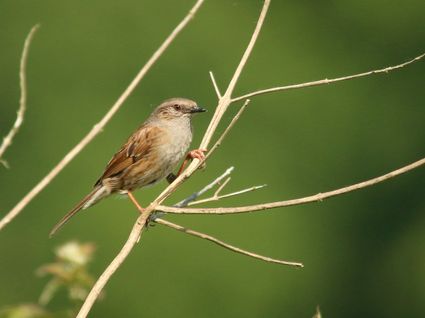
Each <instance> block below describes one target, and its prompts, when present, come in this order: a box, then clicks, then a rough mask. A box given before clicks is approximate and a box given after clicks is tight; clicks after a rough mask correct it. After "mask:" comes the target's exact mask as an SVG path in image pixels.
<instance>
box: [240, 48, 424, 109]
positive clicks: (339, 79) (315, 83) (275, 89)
mask: <svg viewBox="0 0 425 318" xmlns="http://www.w3.org/2000/svg"><path fill="white" fill-rule="evenodd" d="M424 56H425V53H423V54H421V55H419V56H417V57H415V58H414V59H411V60H409V61H407V62H404V63H401V64H398V65H394V66H389V67H385V68H381V69H378V70H373V71H368V72H364V73H359V74H354V75H348V76H343V77H337V78H333V79H327V78H325V79H322V80H319V81H313V82H307V83H301V84H293V85H287V86H279V87H273V88H266V89H262V90H258V91H255V92H251V93H248V94H245V95H242V96H239V97H235V98H233V99H232V103H234V102H237V101H240V100H244V99H247V98H251V97H254V96H257V95H262V94H268V93H274V92H280V91H286V90H290V89H296V88H305V87H310V86H319V85H324V84H331V83H336V82H342V81H347V80H351V79H354V78H359V77H364V76H369V75H373V74H381V73H388V72H391V71H394V70H397V69H400V68H403V67H405V66H407V65H409V64H412V63H414V62H417V61H419V60H421V59H422V58H423V57H424Z"/></svg>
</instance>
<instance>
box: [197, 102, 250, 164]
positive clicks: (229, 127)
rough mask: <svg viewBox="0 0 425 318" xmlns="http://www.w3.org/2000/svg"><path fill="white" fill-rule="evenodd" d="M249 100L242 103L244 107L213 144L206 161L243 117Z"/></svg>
mask: <svg viewBox="0 0 425 318" xmlns="http://www.w3.org/2000/svg"><path fill="white" fill-rule="evenodd" d="M249 102H250V100H249V99H247V100H246V101H245V103H244V104H243V105H242V107H241V108H240V109H239V111H238V112H237V113H236V115H235V116H234V117H233V118H232V120H231V121H230V123H229V125H228V126H227V127H226V129H225V130H224V131H223V133H222V134H221V136H220V137H219V138H218V139H217V141H216V142H215V144H214V146H212V148H211V149H210V151H209V152H208V153H207V155H206V156H205V159H204V161H205V160H207V159H208V158H209V157H210V156H211V154H212V153H213V152H214V151H215V150H216V149H217V148H218V147H220V145H221V143H222V142H223V139H224V138H225V137H226V136H227V134H228V133H229V131H230V129H232V128H233V126H234V125H235V124H236V122H237V121H238V119H239V117H241V115H242V113H243V112H244V110H245V108H246V106H248V104H249Z"/></svg>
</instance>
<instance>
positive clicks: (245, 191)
mask: <svg viewBox="0 0 425 318" xmlns="http://www.w3.org/2000/svg"><path fill="white" fill-rule="evenodd" d="M265 186H267V185H266V184H262V185H258V186H254V187H251V188H247V189H243V190H239V191H235V192H231V193H227V194H223V195H218V194H214V195H213V196H212V197H210V198H206V199H202V200H196V201H193V202H190V203H189V204H188V206H191V205H197V204H201V203H205V202H211V201H218V200H221V199H225V198H229V197H233V196H236V195H240V194H244V193H247V192H252V191H256V190H259V189H262V188H264V187H265Z"/></svg>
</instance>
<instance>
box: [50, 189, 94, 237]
mask: <svg viewBox="0 0 425 318" xmlns="http://www.w3.org/2000/svg"><path fill="white" fill-rule="evenodd" d="M100 189H101V186H96V187H95V188H94V189H93V191H92V192H90V193H89V194H88V195H87V196H86V197H85V198H84V199H82V200H81V201H80V202H79V203H78V204H77V205H76V206H75V207H74V208H73V209H72V210H71V211H69V212H68V213H67V214H65V216H64V217H63V218H62V219H61V220H60V221H59V222H58V223H57V224H56V225H55V226H54V227H53V229H52V230H51V231H50V234H49V237H52V236H53V235H55V233H56V232H57V231H58V230H59V229H60V228H61V227H62V226H63V225H64V224H65V223H66V222H68V220H69V219H70V218H72V217H73V216H74V215H75V214H76V213H77V212H79V211H81V210H82V209H83V208H84V205H85V204H86V203H87V202H88V201H89V200H90V199H91V198H92V197H93V196H94V195H95V194H96V193H97V191H99V190H100ZM100 199H101V198H99V199H98V200H97V201H99V200H100ZM97 201H95V202H93V203H92V204H91V205H93V204H95V203H96V202H97ZM91 205H90V206H91Z"/></svg>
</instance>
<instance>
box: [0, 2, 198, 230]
mask: <svg viewBox="0 0 425 318" xmlns="http://www.w3.org/2000/svg"><path fill="white" fill-rule="evenodd" d="M203 2H204V0H198V1H197V2H196V4H195V5H194V6H193V7H192V9H191V10H190V11H189V13H188V14H187V15H186V16H185V17H184V19H183V20H182V21H181V22H180V23H179V24H178V25H177V27H176V28H175V29H174V30H173V31H172V32H171V34H170V35H169V36H168V37H167V38H166V39H165V41H164V42H163V43H162V44H161V46H160V47H159V48H158V49H157V50H156V51H155V52H154V54H153V55H152V56H151V58H150V59H149V60H148V61H147V62H146V64H145V65H144V66H143V67H142V69H141V70H140V71H139V73H138V74H137V75H136V77H135V78H134V79H133V81H132V82H131V83H130V85H129V86H128V87H127V88H126V89H125V91H124V92H123V93H122V94H121V96H120V97H119V98H118V100H117V101H116V102H115V104H114V105H113V106H112V107H111V108H110V109H109V111H108V112H107V113H106V114H105V116H104V117H103V118H102V119H101V120H100V121H99V122H98V123H97V124H96V125H94V126H93V128H92V129H91V130H90V132H89V133H88V134H87V135H86V136H85V137H84V138H83V139H82V140H81V141H80V142H79V143H78V144H77V145H76V146H75V147H74V148H72V149H71V151H70V152H69V153H68V154H66V155H65V157H64V158H63V159H62V160H61V161H60V162H59V163H58V164H57V165H56V166H55V167H54V168H53V169H52V170H51V171H50V172H49V173H48V174H47V175H46V176H45V177H44V178H43V179H42V180H41V181H40V182H39V183H38V184H37V185H36V186H35V187H34V188H33V189H32V190H31V191H30V192H28V194H27V195H25V196H24V197H23V198H22V199H21V201H19V202H18V204H16V206H15V207H14V208H13V209H12V210H10V211H9V212H8V213H7V214H6V215H5V216H4V217H3V219H1V220H0V230H1V229H3V228H4V227H5V226H6V225H7V224H8V223H9V222H11V221H12V220H13V219H14V218H15V217H16V216H17V215H18V214H19V213H20V212H21V211H22V209H24V208H25V207H26V206H27V205H28V203H30V202H31V200H32V199H34V198H35V197H36V196H37V195H38V194H39V193H40V192H41V191H42V190H43V189H44V188H45V187H46V186H47V185H48V184H49V183H50V182H51V181H52V180H53V179H54V178H55V177H56V176H57V175H58V174H59V172H61V171H62V170H63V169H64V168H65V167H66V166H67V165H68V163H70V162H71V160H73V159H74V158H75V156H77V155H78V154H79V153H80V152H81V150H83V149H84V147H85V146H87V145H88V144H89V143H90V142H91V141H92V140H93V139H94V137H96V136H97V135H98V134H99V133H100V132H101V131H102V130H103V128H104V127H105V125H106V124H107V123H108V122H109V120H110V119H111V118H112V116H113V115H115V113H116V112H117V111H118V110H119V108H120V107H121V106H122V105H123V103H124V102H125V101H126V99H127V98H128V97H129V96H130V94H131V93H132V92H133V91H134V89H135V88H136V86H137V85H138V84H139V83H140V81H141V80H142V79H143V77H144V76H145V75H146V73H147V72H148V71H149V70H150V69H151V67H152V66H153V65H154V64H155V63H156V61H157V60H158V59H159V58H160V57H161V55H162V54H163V53H164V52H165V50H166V49H167V48H168V47H169V46H170V44H171V43H172V42H173V41H174V39H175V38H176V37H177V35H178V34H179V33H180V32H181V31H182V30H183V29H184V28H185V27H186V25H187V24H188V23H189V21H190V20H191V19H192V18H193V17H194V15H195V13H196V12H197V11H198V9H199V8H200V6H201V5H202V3H203Z"/></svg>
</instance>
